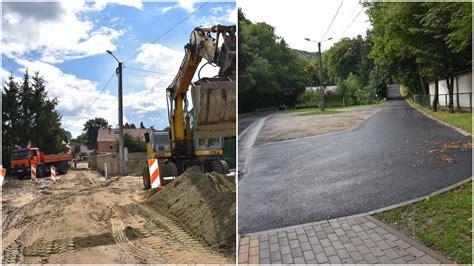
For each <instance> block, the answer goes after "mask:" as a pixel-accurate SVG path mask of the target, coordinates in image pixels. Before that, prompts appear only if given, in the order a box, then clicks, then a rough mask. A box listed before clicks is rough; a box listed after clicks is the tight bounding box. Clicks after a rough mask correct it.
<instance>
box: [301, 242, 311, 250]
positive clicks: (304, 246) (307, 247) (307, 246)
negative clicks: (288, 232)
mask: <svg viewBox="0 0 474 266" xmlns="http://www.w3.org/2000/svg"><path fill="white" fill-rule="evenodd" d="M301 250H303V251H306V250H311V244H309V242H303V243H301Z"/></svg>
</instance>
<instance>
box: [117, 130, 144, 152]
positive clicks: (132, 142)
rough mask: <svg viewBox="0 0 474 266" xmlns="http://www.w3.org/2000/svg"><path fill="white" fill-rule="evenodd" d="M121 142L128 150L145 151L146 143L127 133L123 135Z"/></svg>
mask: <svg viewBox="0 0 474 266" xmlns="http://www.w3.org/2000/svg"><path fill="white" fill-rule="evenodd" d="M123 144H124V146H125V147H127V148H128V152H146V143H145V142H143V141H141V140H140V139H139V138H137V137H134V136H132V135H130V134H128V133H125V134H124V135H123ZM117 146H118V142H117Z"/></svg>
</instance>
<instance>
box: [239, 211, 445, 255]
mask: <svg viewBox="0 0 474 266" xmlns="http://www.w3.org/2000/svg"><path fill="white" fill-rule="evenodd" d="M239 263H241V264H247V263H248V264H258V263H261V264H268V263H295V264H299V263H370V264H372V263H410V264H412V263H413V264H421V263H431V264H436V263H453V262H451V261H449V260H448V259H446V258H445V257H444V256H442V255H440V254H438V253H436V252H435V251H433V250H431V249H429V248H427V247H426V246H424V245H422V244H420V243H418V242H416V241H414V240H412V239H410V238H408V237H406V236H405V235H402V234H401V233H400V232H398V231H396V230H394V229H393V228H391V227H389V226H388V225H386V224H384V223H382V222H381V221H379V220H377V219H375V218H373V217H372V216H370V215H365V216H360V217H348V218H341V219H334V220H329V221H321V222H316V223H310V224H303V225H298V226H291V227H287V228H281V229H276V230H271V231H265V232H259V233H255V234H250V235H245V236H242V237H241V238H240V243H239Z"/></svg>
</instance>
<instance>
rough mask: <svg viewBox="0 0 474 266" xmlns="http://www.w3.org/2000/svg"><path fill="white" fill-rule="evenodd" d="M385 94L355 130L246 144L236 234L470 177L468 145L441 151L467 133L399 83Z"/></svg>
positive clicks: (380, 203) (357, 209) (338, 213)
mask: <svg viewBox="0 0 474 266" xmlns="http://www.w3.org/2000/svg"><path fill="white" fill-rule="evenodd" d="M389 97H390V98H391V100H390V101H389V103H388V104H387V105H386V106H384V107H381V108H382V110H380V111H379V112H377V113H376V114H375V115H373V116H372V117H370V118H369V119H368V120H366V121H365V122H364V123H363V124H362V125H361V126H360V127H359V128H358V129H357V130H355V131H352V132H346V133H336V134H331V135H323V136H317V137H311V138H304V139H297V140H291V141H282V142H276V143H269V144H264V145H257V146H253V147H252V150H251V152H249V153H248V156H249V157H248V158H246V160H245V161H246V165H245V167H246V173H245V175H244V176H243V177H242V178H241V179H240V181H239V233H240V234H245V233H251V232H257V231H262V230H269V229H275V228H280V227H285V226H290V225H297V224H302V223H309V222H315V221H320V220H325V219H329V218H337V217H342V216H347V215H353V214H358V213H363V212H367V211H371V210H375V209H379V208H382V207H386V206H390V205H393V204H396V203H400V202H403V201H406V200H410V199H414V198H417V197H421V196H425V195H428V194H430V193H431V192H434V191H437V190H439V189H442V188H445V187H447V186H449V185H452V184H454V183H456V182H459V181H461V180H464V179H466V178H468V177H470V176H471V160H472V158H471V150H461V149H445V150H444V151H443V152H441V151H440V149H441V146H442V144H443V143H452V142H458V141H462V142H470V138H469V137H465V136H463V135H461V134H460V133H458V132H457V131H455V130H453V129H451V128H448V127H446V126H443V125H441V124H439V123H437V122H435V121H433V120H431V119H429V118H427V117H425V116H424V115H422V114H421V113H419V112H418V111H416V110H415V109H413V108H412V107H410V106H409V105H408V104H407V103H406V102H405V101H404V100H403V99H401V97H400V95H399V87H398V86H396V85H393V86H391V87H389ZM443 155H446V156H448V157H449V158H453V159H454V162H446V160H442V156H443Z"/></svg>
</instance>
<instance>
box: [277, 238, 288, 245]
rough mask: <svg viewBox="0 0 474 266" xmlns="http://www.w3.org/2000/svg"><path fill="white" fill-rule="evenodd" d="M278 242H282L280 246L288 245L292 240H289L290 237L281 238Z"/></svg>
mask: <svg viewBox="0 0 474 266" xmlns="http://www.w3.org/2000/svg"><path fill="white" fill-rule="evenodd" d="M278 243H279V244H280V246H288V245H289V244H290V241H289V240H288V238H286V237H285V238H280V239H279V240H278Z"/></svg>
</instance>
